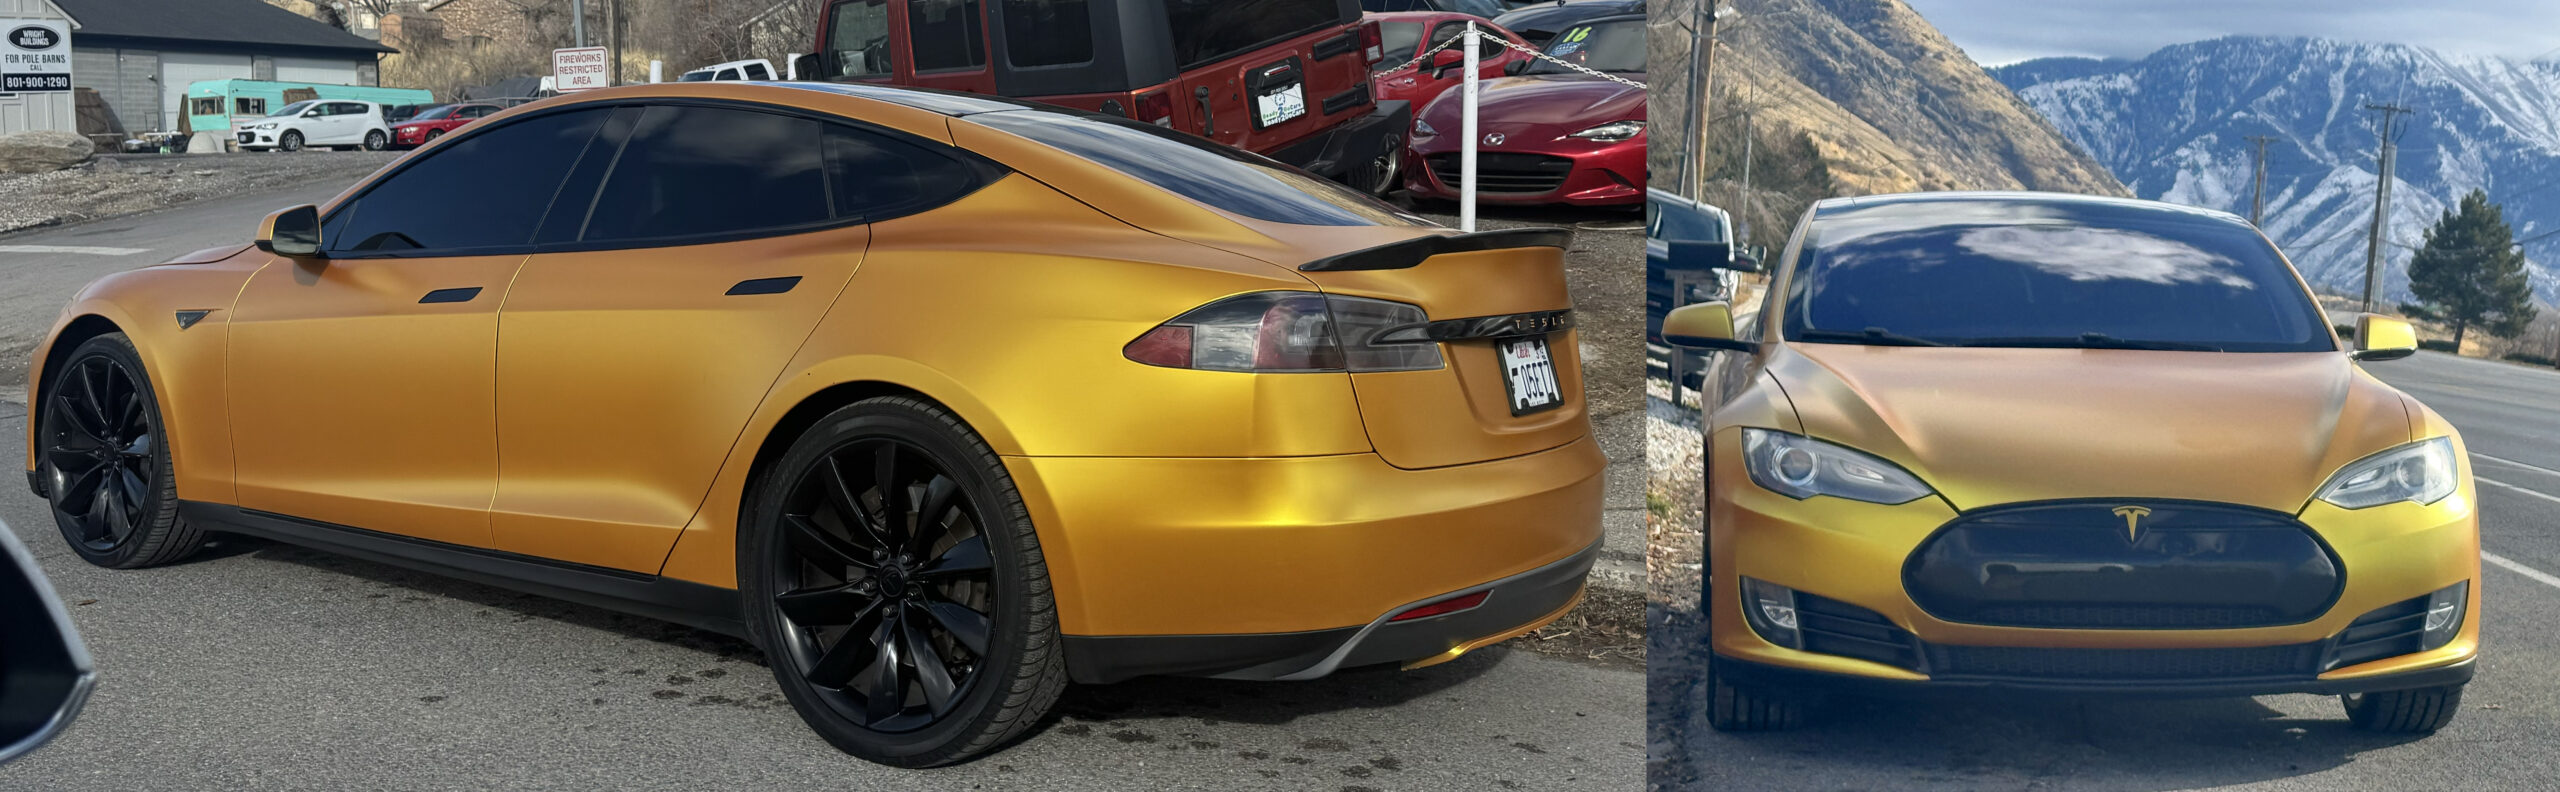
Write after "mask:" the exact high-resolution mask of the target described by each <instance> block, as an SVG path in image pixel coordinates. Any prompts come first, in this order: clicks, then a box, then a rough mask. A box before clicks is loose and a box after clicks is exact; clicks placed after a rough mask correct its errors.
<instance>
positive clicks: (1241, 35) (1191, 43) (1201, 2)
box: [1164, 0, 1359, 69]
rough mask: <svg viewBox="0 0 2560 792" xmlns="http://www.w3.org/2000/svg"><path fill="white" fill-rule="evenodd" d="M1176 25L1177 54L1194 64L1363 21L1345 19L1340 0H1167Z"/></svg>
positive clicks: (1182, 61) (1187, 65) (1168, 14)
mask: <svg viewBox="0 0 2560 792" xmlns="http://www.w3.org/2000/svg"><path fill="white" fill-rule="evenodd" d="M1164 10H1165V16H1166V17H1167V18H1168V19H1167V21H1168V22H1171V23H1172V26H1173V59H1174V62H1175V63H1179V64H1181V65H1182V68H1184V69H1189V68H1191V67H1194V66H1199V65H1202V64H1205V63H1208V62H1210V61H1215V60H1219V59H1222V58H1226V57H1229V56H1233V55H1236V54H1239V53H1243V52H1246V51H1249V50H1254V49H1260V48H1261V47H1262V46H1263V45H1266V44H1271V43H1275V42H1278V41H1280V40H1282V39H1286V38H1289V37H1292V36H1296V35H1298V34H1301V33H1307V32H1310V31H1313V30H1315V29H1316V28H1320V27H1324V26H1326V25H1336V24H1349V23H1352V22H1356V21H1359V16H1358V15H1356V14H1354V15H1351V16H1350V18H1348V19H1346V18H1344V14H1343V13H1342V7H1341V6H1339V5H1336V4H1335V3H1334V0H1254V1H1253V2H1244V3H1239V2H1236V0H1164Z"/></svg>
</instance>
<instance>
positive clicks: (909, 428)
mask: <svg viewBox="0 0 2560 792" xmlns="http://www.w3.org/2000/svg"><path fill="white" fill-rule="evenodd" d="M930 409H931V408H928V407H923V406H922V405H920V404H918V403H916V402H913V401H909V400H905V399H875V400H870V401H865V402H860V403H856V404H853V405H850V406H847V407H844V408H841V409H838V410H837V411H835V412H834V413H831V414H829V415H827V416H826V417H825V418H822V419H819V421H818V422H817V424H816V425H814V426H812V427H811V428H810V429H809V430H808V431H807V432H805V433H804V434H802V435H801V437H800V438H799V439H798V440H796V441H794V442H793V443H792V445H791V448H790V450H789V451H787V452H785V453H784V454H783V456H782V458H781V459H780V460H778V461H777V462H776V463H775V464H774V466H773V468H772V469H771V470H769V471H767V472H766V474H765V475H764V476H763V477H762V478H761V480H759V481H757V482H755V484H754V490H753V492H752V498H751V500H750V501H749V505H748V507H747V509H746V510H745V516H746V518H747V522H746V524H745V525H744V526H742V527H743V530H741V531H740V537H739V548H738V582H739V595H740V599H741V601H742V605H743V608H744V610H745V612H746V618H747V627H748V632H749V633H750V635H751V638H752V639H753V640H754V641H755V643H756V645H757V646H758V647H759V648H761V649H763V650H764V653H765V658H766V663H767V665H769V666H771V667H772V669H773V673H774V680H775V682H777V683H778V684H780V685H781V687H782V692H783V695H784V696H785V697H786V698H788V699H789V700H790V701H791V704H792V707H793V708H794V709H796V710H798V711H799V712H800V715H801V717H802V719H803V720H806V721H808V723H809V726H810V728H811V729H813V730H815V731H817V732H818V734H819V736H820V737H823V738H825V739H826V740H827V741H828V742H829V743H832V744H834V745H835V746H836V747H837V748H839V749H842V750H843V751H845V752H846V753H850V754H853V755H855V756H859V757H862V758H864V759H868V760H871V761H874V762H880V763H883V764H890V765H898V766H906V767H928V766H933V765H939V764H946V763H949V762H952V761H957V760H959V759H963V758H967V756H968V753H966V752H964V750H963V749H966V748H967V747H968V746H969V745H970V744H971V743H973V742H976V741H977V740H976V739H975V738H976V737H977V736H979V735H980V734H982V733H984V732H986V731H988V730H990V729H992V728H995V727H994V721H995V720H996V718H997V717H998V716H999V715H1000V714H1001V712H1000V711H1001V709H1002V703H1003V701H1002V700H1003V699H1004V698H1005V696H1006V693H1007V688H1008V686H1009V685H1011V684H1012V681H1013V680H1014V679H1015V678H1016V677H1017V676H1018V675H1019V672H1020V670H1021V668H1022V665H1023V664H1024V663H1025V662H1026V656H1027V655H1028V654H1029V650H1030V648H1031V645H1032V642H1033V638H1034V637H1033V636H1032V635H1031V634H1030V633H1031V626H1030V625H1031V624H1033V623H1035V622H1037V623H1039V624H1040V625H1041V629H1043V630H1045V631H1047V632H1049V633H1051V634H1050V635H1047V636H1042V638H1043V639H1044V640H1045V641H1046V645H1051V646H1054V645H1055V643H1056V637H1055V635H1054V633H1055V630H1056V626H1055V625H1056V620H1055V618H1054V615H1053V614H1052V615H1050V616H1048V617H1047V618H1035V616H1036V615H1038V614H1036V613H1035V609H1036V610H1037V611H1053V609H1054V604H1053V603H1052V602H1051V601H1050V598H1049V597H1048V596H1047V595H1046V594H1045V593H1044V594H1043V595H1042V596H1040V597H1039V598H1038V599H1039V601H1038V602H1034V601H1033V597H1032V594H1031V592H1029V591H1026V590H1025V589H1026V588H1028V586H1026V585H1024V584H1023V583H1022V582H1021V581H1022V578H1023V575H1024V565H1025V564H1026V557H1028V554H1036V553H1037V552H1038V548H1037V546H1036V544H1035V545H1033V546H1031V547H1025V546H1024V544H1025V543H1024V542H1023V541H1022V539H1021V534H1023V533H1027V531H1028V523H1029V520H1028V516H1027V512H1026V511H1025V510H1024V509H1023V507H1022V505H1021V499H1020V497H1019V495H1018V494H1015V493H1014V491H1013V488H1012V487H1011V485H1010V482H1009V481H1006V482H1004V483H1003V485H1002V486H999V484H998V481H997V480H996V478H995V477H997V476H1003V475H1004V471H1003V470H1002V469H1001V468H1000V467H999V468H997V469H995V470H987V469H985V468H984V467H982V466H981V465H980V464H979V460H980V457H981V454H980V452H979V450H978V449H979V448H983V446H981V445H980V444H979V442H978V441H977V440H976V438H974V437H970V438H963V437H955V436H953V433H952V432H951V431H950V430H949V429H948V428H947V425H946V424H944V423H943V420H942V416H940V415H938V414H937V413H936V412H932V411H930ZM883 437H885V438H889V439H895V440H900V441H904V442H906V443H908V444H910V445H912V446H914V447H916V448H919V449H922V450H923V451H924V453H925V454H926V455H928V456H930V457H932V458H933V461H934V463H935V464H936V465H937V466H939V467H941V468H942V470H943V471H944V473H945V474H947V475H949V476H951V477H952V479H953V480H954V481H956V482H958V484H959V486H960V489H961V492H963V493H965V494H966V495H967V496H968V497H969V500H970V503H971V504H972V505H974V506H975V507H976V509H977V510H978V520H979V522H980V525H979V526H978V527H979V530H980V531H981V532H982V533H984V534H985V535H986V537H987V543H988V548H989V550H990V551H991V554H992V555H993V556H994V559H995V572H994V574H993V576H992V577H991V579H992V580H993V581H994V585H993V586H992V589H993V590H992V596H991V598H990V603H989V606H988V607H989V613H988V617H989V618H990V619H991V620H992V622H993V625H992V627H991V628H990V630H989V635H988V646H987V654H986V656H985V657H984V658H982V662H981V663H980V664H979V668H978V669H977V671H976V674H975V675H974V677H973V678H972V681H971V683H970V686H969V690H968V692H967V693H966V694H964V695H963V696H962V698H961V701H960V702H959V703H957V704H955V705H953V707H952V711H951V713H950V714H949V715H947V716H945V717H944V718H943V719H942V720H940V721H937V722H935V723H933V724H932V725H929V726H926V727H924V728H922V729H917V730H915V731H912V732H905V733H897V734H890V733H882V732H875V731H871V730H869V729H865V728H863V727H862V726H860V725H857V724H855V723H853V722H852V721H851V720H849V719H847V718H844V717H843V716H841V715H839V714H837V713H836V712H835V710H834V709H833V708H832V707H831V706H830V705H829V704H828V702H826V701H823V700H820V699H819V698H818V695H819V694H818V693H817V691H816V689H815V687H814V686H812V685H810V684H809V683H808V682H807V681H806V680H805V679H802V678H801V676H800V670H799V669H798V668H797V667H796V664H797V663H798V662H799V661H798V660H797V658H795V657H792V656H791V655H790V652H791V651H792V650H791V648H790V644H789V643H788V642H787V640H786V639H785V636H784V635H783V633H782V630H783V629H784V627H783V625H782V622H781V619H780V614H779V612H778V611H777V609H775V608H774V606H773V604H772V603H773V598H774V596H775V595H776V594H779V593H781V587H782V586H785V585H788V583H786V582H784V581H779V580H776V579H775V572H774V570H773V569H772V566H773V565H774V564H773V556H774V553H775V552H776V550H777V547H776V544H777V543H778V542H779V541H780V536H779V530H778V528H777V526H778V525H779V523H780V519H779V514H780V511H781V507H782V503H783V501H784V500H785V498H786V497H787V495H788V494H789V492H788V490H789V488H790V487H791V486H792V485H793V484H795V483H796V482H798V481H799V480H800V478H801V476H803V475H804V474H805V473H806V472H807V471H808V470H809V469H810V467H811V466H812V465H814V464H815V463H816V462H817V461H818V459H819V458H820V457H821V456H822V455H823V454H825V453H827V452H829V451H832V450H835V449H839V448H841V447H843V446H845V445H846V444H849V443H852V442H854V441H856V440H862V439H869V438H883ZM989 456H990V458H992V457H991V455H989ZM1017 529H1019V530H1017ZM1045 568H1046V567H1045V565H1043V566H1042V569H1043V570H1045Z"/></svg>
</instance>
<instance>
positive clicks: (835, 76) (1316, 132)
mask: <svg viewBox="0 0 2560 792" xmlns="http://www.w3.org/2000/svg"><path fill="white" fill-rule="evenodd" d="M1384 58H1385V51H1384V48H1383V47H1382V46H1381V45H1380V42H1379V29H1378V25H1377V24H1376V23H1374V22H1363V21H1361V18H1360V0H831V1H830V2H828V3H827V5H826V10H825V11H824V12H823V15H822V16H821V17H820V18H819V20H818V47H817V52H816V53H815V54H812V55H806V56H802V60H800V61H798V70H799V74H800V75H802V76H803V78H804V79H824V80H839V81H863V82H881V83H894V84H898V85H912V86H918V87H925V88H941V89H947V90H954V91H967V92H971V93H982V94H994V95H998V96H1010V97H1018V98H1024V99H1036V100H1039V101H1042V102H1047V103H1050V104H1058V105H1065V106H1068V107H1076V108H1082V109H1086V110H1095V111H1099V112H1104V113H1110V114H1113V115H1119V116H1125V117H1128V118H1133V119H1137V120H1140V121H1151V122H1154V123H1156V124H1158V125H1161V126H1167V127H1171V128H1174V129H1180V130H1185V131H1188V132H1191V133H1194V134H1197V135H1200V136H1202V137H1206V138H1209V139H1211V140H1216V141H1218V142H1221V143H1225V144H1228V145H1231V146H1236V147H1238V148H1242V149H1245V150H1248V151H1253V152H1257V153H1260V154H1263V155H1266V156H1269V157H1271V158H1273V159H1277V160H1280V161H1282V162H1286V163H1289V164H1291V165H1296V166H1298V167H1300V168H1303V169H1305V170H1307V171H1309V172H1312V173H1315V174H1317V175H1320V176H1325V177H1327V178H1331V179H1334V180H1336V181H1340V182H1343V183H1345V184H1349V185H1351V186H1354V187H1358V188H1362V189H1367V190H1369V191H1371V192H1375V193H1379V194H1384V193H1385V192H1386V191H1388V190H1390V189H1393V188H1394V187H1395V174H1396V170H1397V167H1398V166H1399V165H1400V164H1401V163H1400V160H1401V159H1402V158H1403V156H1404V149H1405V138H1406V135H1407V134H1408V131H1409V130H1411V129H1412V128H1413V110H1412V107H1411V105H1409V104H1408V103H1405V102H1400V101H1379V100H1378V99H1377V98H1376V96H1375V95H1374V94H1373V93H1372V88H1373V86H1371V85H1370V84H1369V79H1370V77H1369V70H1370V69H1371V68H1372V67H1375V66H1376V65H1378V63H1379V62H1380V61H1381V60H1383V59H1384Z"/></svg>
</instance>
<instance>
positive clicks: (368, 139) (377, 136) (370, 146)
mask: <svg viewBox="0 0 2560 792" xmlns="http://www.w3.org/2000/svg"><path fill="white" fill-rule="evenodd" d="M390 142H391V138H390V136H388V135H384V134H382V130H379V129H377V130H373V131H371V132H366V133H364V150H366V151H381V150H382V147H383V146H384V145H386V144H389V143H390Z"/></svg>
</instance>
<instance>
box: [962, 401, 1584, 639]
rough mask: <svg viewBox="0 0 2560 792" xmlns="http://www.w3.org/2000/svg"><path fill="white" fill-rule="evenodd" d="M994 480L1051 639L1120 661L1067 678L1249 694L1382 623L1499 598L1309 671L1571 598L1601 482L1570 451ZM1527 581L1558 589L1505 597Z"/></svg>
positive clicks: (1013, 468)
mask: <svg viewBox="0 0 2560 792" xmlns="http://www.w3.org/2000/svg"><path fill="white" fill-rule="evenodd" d="M1005 463H1006V467H1007V470H1008V472H1010V473H1012V475H1013V479H1014V482H1015V485H1016V486H1017V487H1019V488H1020V489H1021V491H1022V497H1023V502H1024V505H1025V506H1027V507H1028V508H1029V509H1030V512H1031V517H1032V524H1033V525H1036V526H1038V527H1039V532H1040V543H1041V554H1042V556H1043V558H1044V560H1045V561H1046V562H1047V564H1048V568H1049V577H1050V580H1051V582H1052V588H1053V590H1054V592H1055V595H1056V598H1057V609H1058V621H1059V627H1060V632H1063V633H1065V634H1066V635H1067V636H1069V638H1068V640H1069V641H1070V642H1071V643H1082V644H1085V645H1087V646H1088V647H1096V648H1098V647H1109V646H1127V647H1133V648H1130V649H1114V650H1108V651H1102V650H1099V649H1087V650H1079V653H1078V655H1077V656H1079V657H1081V658H1084V659H1081V660H1078V661H1077V663H1076V664H1074V665H1071V668H1070V670H1071V671H1073V672H1074V673H1075V674H1076V678H1078V679H1083V680H1089V681H1090V680H1108V679H1118V678H1126V677H1127V676H1131V675H1136V674H1209V675H1218V674H1232V673H1239V672H1243V671H1245V670H1246V669H1250V668H1254V667H1256V666H1264V665H1269V666H1270V667H1268V668H1264V669H1261V670H1259V671H1257V672H1256V673H1257V674H1259V675H1261V676H1263V677H1264V678H1281V677H1289V676H1292V675H1294V674H1296V673H1298V672H1301V671H1306V670H1308V669H1310V668H1313V667H1315V666H1317V665H1318V662H1317V661H1319V660H1321V659H1322V658H1323V657H1325V656H1328V655H1331V654H1332V653H1333V652H1334V651H1335V650H1337V649H1339V648H1341V647H1342V646H1344V645H1346V644H1347V643H1351V642H1352V639H1353V638H1355V637H1357V636H1359V635H1360V634H1361V633H1362V632H1363V631H1364V630H1370V628H1372V627H1376V626H1377V625H1379V624H1380V622H1381V621H1382V620H1383V619H1385V618H1387V617H1390V616H1392V615H1394V614H1397V613H1401V612H1403V611H1405V610H1407V609H1409V608H1411V607H1413V606H1415V605H1417V604H1425V603H1431V602H1435V601H1438V600H1442V599H1447V598H1449V597H1452V596H1458V595H1463V594H1466V593H1469V592H1472V591H1478V590H1484V589H1485V587H1487V586H1498V587H1500V588H1501V589H1502V590H1500V591H1498V592H1497V593H1496V594H1495V595H1493V596H1491V597H1489V598H1488V599H1487V601H1486V603H1485V604H1483V605H1481V606H1478V607H1477V608H1474V609H1471V610H1469V611H1465V612H1461V613H1457V614H1451V615H1449V616H1447V617H1434V618H1428V619H1418V620H1413V621H1412V622H1411V624H1412V625H1414V626H1415V627H1416V628H1426V627H1431V626H1432V625H1440V626H1441V627H1438V628H1432V629H1424V630H1421V631H1419V632H1413V631H1408V630H1407V629H1405V628H1404V627H1403V626H1401V625H1399V626H1398V628H1397V629H1394V630H1388V631H1386V632H1384V633H1376V632H1374V631H1373V634H1372V635H1371V636H1370V637H1368V638H1365V639H1361V640H1359V641H1358V642H1357V643H1358V644H1360V645H1361V646H1363V647H1367V648H1363V649H1362V650H1361V651H1360V652H1359V654H1358V655H1356V656H1353V655H1345V656H1343V657H1341V658H1338V659H1336V660H1334V661H1333V662H1331V663H1330V664H1326V668H1325V669H1324V670H1325V671H1329V670H1330V669H1331V668H1332V667H1339V666H1341V665H1343V664H1345V663H1355V662H1356V663H1371V662H1390V661H1414V660H1422V659H1427V658H1429V657H1431V656H1432V655H1435V654H1439V653H1443V652H1446V651H1448V650H1449V649H1451V648H1452V647H1453V646H1456V645H1457V644H1458V643H1462V642H1465V641H1468V640H1472V639H1476V638H1481V637H1485V636H1489V635H1495V634H1498V633H1501V632H1503V631H1505V630H1508V629H1511V628H1515V627H1520V626H1522V625H1524V624H1526V623H1528V622H1530V621H1532V620H1535V619H1537V618H1539V617H1541V616H1542V615H1544V614H1546V613H1547V612H1548V611H1552V610H1556V609H1558V608H1560V607H1561V606H1562V605H1563V603H1564V602H1565V601H1566V600H1567V599H1569V598H1570V597H1571V596H1572V593H1573V592H1574V591H1578V590H1579V588H1580V581H1581V578H1582V574H1583V571H1584V570H1587V569H1588V568H1589V566H1590V561H1589V559H1588V558H1587V556H1589V555H1590V554H1591V553H1592V552H1593V551H1592V547H1593V545H1594V543H1595V542H1597V541H1599V539H1600V535H1601V530H1600V504H1601V482H1602V474H1603V472H1604V471H1605V469H1606V467H1607V459H1606V458H1604V457H1602V456H1601V454H1600V451H1599V447H1598V445H1597V444H1596V443H1595V442H1594V441H1593V440H1592V439H1591V438H1590V437H1588V436H1584V437H1581V438H1579V439H1576V440H1574V441H1572V442H1570V443H1567V444H1565V445H1563V446H1561V447H1557V448H1553V449H1549V450H1546V451H1541V452H1537V453H1531V454H1524V455H1521V456H1516V457H1511V458H1507V459H1497V460H1492V461H1487V462H1478V463H1474V464H1464V465H1451V466H1448V467H1439V468H1430V469H1423V470H1405V469H1400V468H1397V467H1394V466H1392V465H1390V464H1388V463H1387V462H1386V461H1385V460H1384V459H1381V458H1380V457H1379V456H1378V455H1376V454H1374V453H1369V454H1344V455H1336V456H1317V457H1289V458H1264V459H1131V458H1095V457H1008V458H1006V460H1005ZM1540 570H1545V571H1546V572H1548V573H1551V574H1553V575H1556V576H1558V577H1557V580H1558V581H1562V580H1565V579H1570V581H1571V582H1570V584H1568V583H1564V582H1552V583H1548V582H1541V583H1538V584H1537V585H1535V586H1531V589H1535V590H1536V591H1537V592H1543V593H1532V592H1531V591H1530V589H1522V588H1519V587H1520V586H1523V585H1526V581H1530V580H1538V581H1545V580H1546V578H1542V577H1539V576H1538V574H1537V573H1538V572H1539V571H1540ZM1501 581H1511V582H1510V583H1507V584H1503V583H1500V582H1501ZM1378 629H1381V630H1383V629H1384V628H1383V627H1379V628H1378ZM1408 635H1411V636H1413V637H1411V638H1410V640H1408V639H1407V637H1406V636H1408ZM1291 660H1296V661H1297V662H1296V664H1295V665H1294V666H1292V665H1290V664H1289V662H1287V661H1291ZM1319 675H1321V672H1319Z"/></svg>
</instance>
